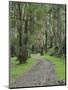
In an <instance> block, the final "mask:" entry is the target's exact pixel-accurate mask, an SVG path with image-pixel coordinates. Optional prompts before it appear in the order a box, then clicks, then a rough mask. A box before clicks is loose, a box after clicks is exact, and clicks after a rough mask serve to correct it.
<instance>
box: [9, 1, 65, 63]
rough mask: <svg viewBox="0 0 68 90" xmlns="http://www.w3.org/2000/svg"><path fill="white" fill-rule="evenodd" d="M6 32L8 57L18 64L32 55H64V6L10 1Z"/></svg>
mask: <svg viewBox="0 0 68 90" xmlns="http://www.w3.org/2000/svg"><path fill="white" fill-rule="evenodd" d="M9 4H10V7H9V19H10V20H9V32H10V53H11V57H13V56H16V57H17V60H18V61H19V64H21V63H25V62H27V59H28V58H29V57H30V55H31V54H35V53H40V54H41V55H44V54H48V55H50V56H56V57H65V55H66V30H65V29H66V28H65V15H66V12H65V8H66V7H65V5H57V4H42V3H39V4H38V3H22V2H21V3H20V2H10V3H9Z"/></svg>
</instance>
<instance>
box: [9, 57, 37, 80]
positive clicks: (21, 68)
mask: <svg viewBox="0 0 68 90" xmlns="http://www.w3.org/2000/svg"><path fill="white" fill-rule="evenodd" d="M36 62H37V61H36V60H34V59H32V58H29V59H28V60H27V63H25V64H18V63H19V62H18V61H16V57H13V58H11V61H10V63H11V68H10V75H11V77H12V79H14V80H15V79H16V78H17V77H18V76H19V75H21V74H24V73H25V72H27V71H28V70H30V69H31V68H32V66H33V65H34V64H35V63H36Z"/></svg>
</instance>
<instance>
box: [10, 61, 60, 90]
mask: <svg viewBox="0 0 68 90" xmlns="http://www.w3.org/2000/svg"><path fill="white" fill-rule="evenodd" d="M37 60H38V62H37V64H36V65H34V66H33V68H32V69H31V70H30V71H28V72H27V73H26V74H24V75H21V76H19V77H18V78H17V79H16V81H15V82H14V83H13V84H12V85H11V88H15V87H31V86H48V85H57V84H58V81H57V78H56V74H55V70H54V65H53V64H52V63H51V62H50V61H47V60H44V59H40V60H39V59H37Z"/></svg>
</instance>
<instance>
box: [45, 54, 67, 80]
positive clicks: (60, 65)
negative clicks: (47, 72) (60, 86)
mask: <svg viewBox="0 0 68 90" xmlns="http://www.w3.org/2000/svg"><path fill="white" fill-rule="evenodd" d="M45 59H47V60H49V61H51V62H52V63H53V64H54V65H55V71H56V74H57V79H58V80H65V58H57V57H55V56H49V55H47V54H46V55H45Z"/></svg>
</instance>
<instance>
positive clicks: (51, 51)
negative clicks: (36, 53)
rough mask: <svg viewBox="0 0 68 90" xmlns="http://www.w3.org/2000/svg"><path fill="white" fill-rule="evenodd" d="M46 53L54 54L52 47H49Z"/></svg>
mask: <svg viewBox="0 0 68 90" xmlns="http://www.w3.org/2000/svg"><path fill="white" fill-rule="evenodd" d="M48 54H49V55H50V56H53V55H54V49H53V48H50V49H49V50H48Z"/></svg>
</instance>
